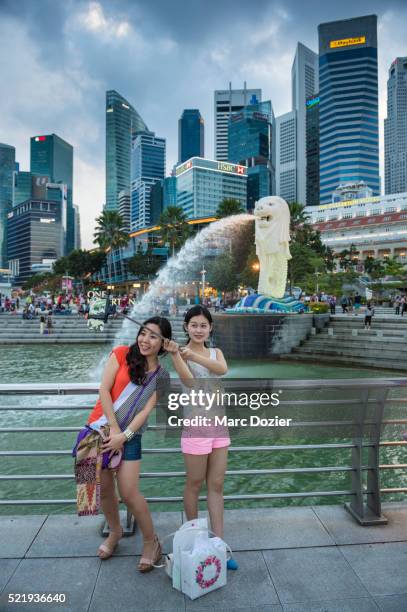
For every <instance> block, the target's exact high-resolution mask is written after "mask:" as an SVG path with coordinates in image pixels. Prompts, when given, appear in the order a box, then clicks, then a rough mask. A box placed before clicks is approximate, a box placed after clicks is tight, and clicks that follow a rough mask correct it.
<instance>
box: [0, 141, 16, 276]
mask: <svg viewBox="0 0 407 612" xmlns="http://www.w3.org/2000/svg"><path fill="white" fill-rule="evenodd" d="M15 163H16V150H15V148H14V147H12V146H10V145H7V144H1V143H0V268H6V266H7V261H8V259H7V216H8V214H9V212H10V210H11V207H12V205H13V184H14V169H15Z"/></svg>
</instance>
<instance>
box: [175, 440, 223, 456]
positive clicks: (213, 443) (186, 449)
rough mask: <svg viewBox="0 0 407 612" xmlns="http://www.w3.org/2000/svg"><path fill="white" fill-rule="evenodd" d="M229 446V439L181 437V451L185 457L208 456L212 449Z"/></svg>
mask: <svg viewBox="0 0 407 612" xmlns="http://www.w3.org/2000/svg"><path fill="white" fill-rule="evenodd" d="M225 446H230V438H188V437H181V450H182V452H183V453H185V454H187V455H209V454H210V453H211V452H212V451H213V449H214V448H224V447H225Z"/></svg>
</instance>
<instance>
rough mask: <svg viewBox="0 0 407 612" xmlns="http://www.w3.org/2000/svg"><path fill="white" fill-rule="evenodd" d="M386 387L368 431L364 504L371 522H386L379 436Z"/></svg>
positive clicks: (378, 401) (379, 398)
mask: <svg viewBox="0 0 407 612" xmlns="http://www.w3.org/2000/svg"><path fill="white" fill-rule="evenodd" d="M387 394H388V389H382V390H381V391H380V394H379V397H378V400H377V405H376V406H375V409H374V414H373V419H372V429H371V431H370V441H371V444H372V446H370V447H369V450H368V471H367V490H368V493H367V495H366V506H367V509H368V512H369V514H370V515H371V516H372V517H374V518H373V520H374V522H373V523H372V524H376V523H380V524H385V523H387V519H386V518H385V517H384V516H383V515H382V504H381V496H380V469H379V460H380V437H381V431H382V422H383V416H384V409H385V404H386V399H387Z"/></svg>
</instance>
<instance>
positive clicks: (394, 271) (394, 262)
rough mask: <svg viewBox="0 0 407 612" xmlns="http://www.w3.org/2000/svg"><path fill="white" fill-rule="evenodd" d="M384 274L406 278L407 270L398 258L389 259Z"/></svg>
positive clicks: (386, 261)
mask: <svg viewBox="0 0 407 612" xmlns="http://www.w3.org/2000/svg"><path fill="white" fill-rule="evenodd" d="M384 273H385V275H386V276H406V268H405V266H404V264H402V263H401V262H400V261H398V259H397V257H387V258H386V260H385V262H384Z"/></svg>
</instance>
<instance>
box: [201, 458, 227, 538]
mask: <svg viewBox="0 0 407 612" xmlns="http://www.w3.org/2000/svg"><path fill="white" fill-rule="evenodd" d="M227 462H228V447H227V446H225V447H224V448H214V449H213V451H212V452H211V454H210V455H209V456H208V469H207V473H206V485H207V487H208V511H209V517H210V519H211V527H212V531H213V532H214V533H216V535H217V536H218V537H219V538H223V511H224V501H223V483H224V480H225V472H226V466H227Z"/></svg>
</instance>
